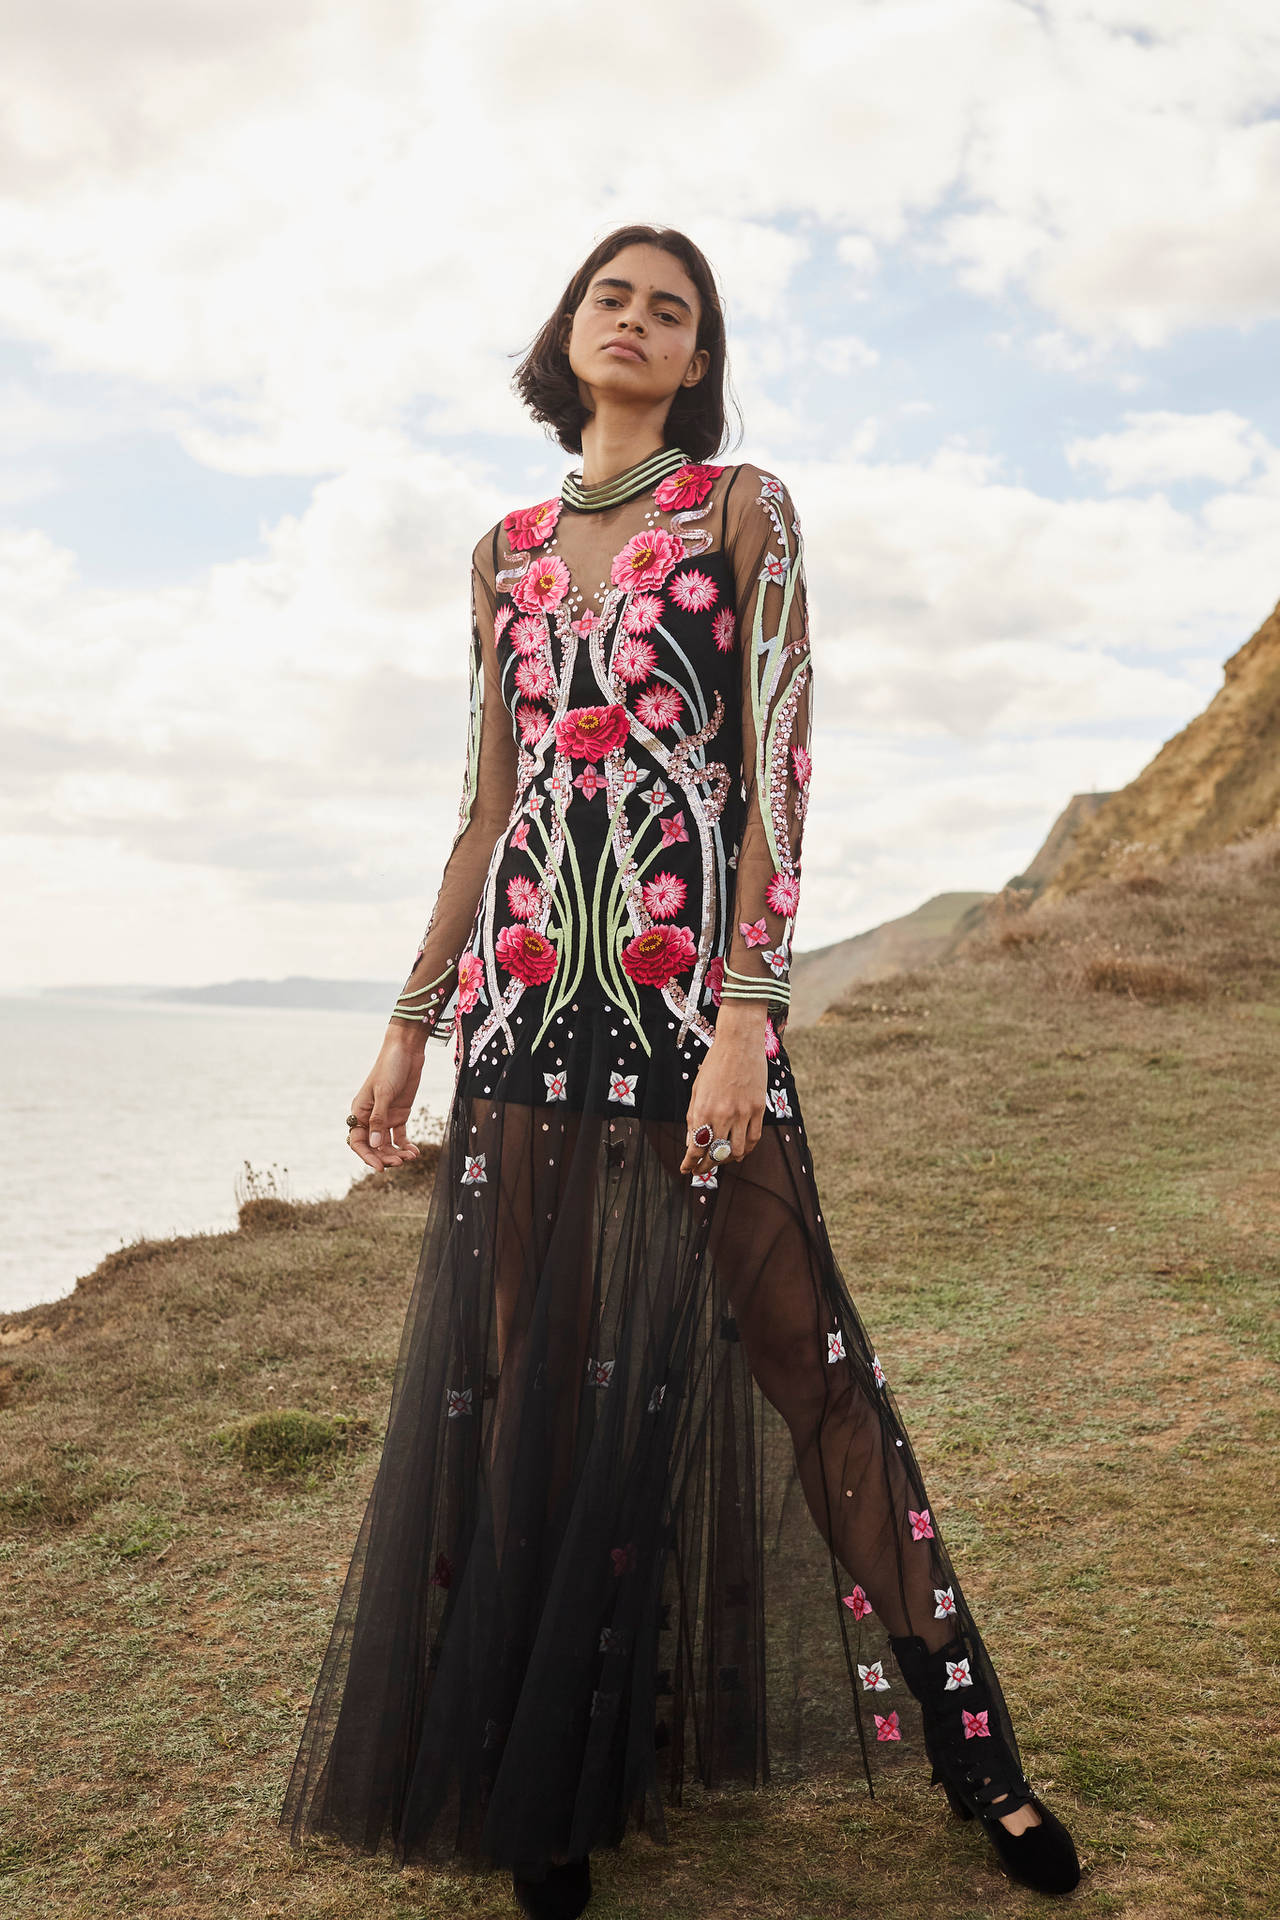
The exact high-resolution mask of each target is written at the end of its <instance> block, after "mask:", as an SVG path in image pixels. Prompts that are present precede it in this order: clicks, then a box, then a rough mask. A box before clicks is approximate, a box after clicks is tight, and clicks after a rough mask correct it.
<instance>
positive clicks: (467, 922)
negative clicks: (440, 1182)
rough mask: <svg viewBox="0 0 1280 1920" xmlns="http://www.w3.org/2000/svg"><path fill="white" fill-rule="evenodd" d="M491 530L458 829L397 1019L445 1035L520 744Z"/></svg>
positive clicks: (476, 574)
mask: <svg viewBox="0 0 1280 1920" xmlns="http://www.w3.org/2000/svg"><path fill="white" fill-rule="evenodd" d="M492 565H493V563H492V542H491V538H490V536H489V535H488V534H486V535H485V537H484V539H483V540H481V542H480V544H479V545H478V546H477V547H476V549H475V552H474V554H473V555H472V564H471V666H470V676H469V682H470V701H469V711H468V719H467V755H466V765H465V768H464V771H463V782H462V800H461V804H460V806H459V808H458V828H457V832H456V833H455V835H454V840H453V845H452V847H451V848H450V850H449V856H448V859H447V860H446V862H445V868H444V874H443V877H442V879H441V882H440V891H439V893H438V895H437V897H436V903H435V906H434V907H433V909H432V911H431V917H430V919H429V920H428V922H427V928H426V932H425V933H424V934H423V936H422V939H421V941H420V942H419V945H418V951H417V954H416V955H415V957H414V963H413V968H412V970H411V972H410V974H409V977H408V979H407V980H406V981H405V983H404V989H403V991H402V993H401V995H400V998H399V999H398V1000H397V1001H396V1004H395V1007H394V1009H393V1011H392V1015H391V1017H392V1019H394V1020H405V1021H410V1022H413V1023H415V1024H418V1025H421V1026H423V1027H425V1029H426V1033H427V1037H428V1038H431V1037H432V1036H434V1035H437V1034H441V1033H442V1032H443V1030H444V1029H445V1028H446V1026H447V1024H448V1023H447V1021H446V1018H445V1015H446V1012H447V1009H448V1006H449V1003H450V1001H451V998H452V995H453V992H454V989H455V987H456V986H457V984H458V962H459V960H460V959H461V957H462V952H463V946H464V943H465V941H466V938H467V934H468V933H469V932H470V929H471V924H472V921H473V920H474V918H475V912H476V907H477V906H478V904H479V901H480V895H481V892H482V891H483V888H484V883H485V878H486V876H487V874H488V871H489V862H490V860H491V858H492V856H493V849H494V846H495V844H496V843H497V840H498V836H499V835H500V834H501V832H502V830H503V828H504V827H505V826H506V825H507V824H508V822H509V820H510V818H511V808H512V804H513V801H514V799H515V791H516V768H517V762H518V757H519V749H518V746H517V743H516V737H515V728H514V725H513V723H512V718H511V714H510V712H509V711H508V709H507V707H506V705H505V703H504V702H503V699H502V688H501V683H500V680H499V672H498V655H497V647H496V644H495V641H494V616H495V613H496V611H497V591H496V588H495V585H494V580H493V573H492Z"/></svg>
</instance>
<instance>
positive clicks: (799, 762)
mask: <svg viewBox="0 0 1280 1920" xmlns="http://www.w3.org/2000/svg"><path fill="white" fill-rule="evenodd" d="M791 766H792V770H793V772H794V773H795V776H796V781H797V783H798V784H799V785H800V786H802V787H803V786H804V785H806V783H807V782H808V779H809V775H810V773H811V772H812V771H813V761H812V760H811V759H810V758H809V755H808V752H807V751H806V749H805V748H804V747H792V749H791Z"/></svg>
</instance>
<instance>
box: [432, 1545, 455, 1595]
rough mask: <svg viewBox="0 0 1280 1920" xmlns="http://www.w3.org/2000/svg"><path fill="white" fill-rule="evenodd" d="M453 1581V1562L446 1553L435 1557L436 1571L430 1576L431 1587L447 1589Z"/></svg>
mask: <svg viewBox="0 0 1280 1920" xmlns="http://www.w3.org/2000/svg"><path fill="white" fill-rule="evenodd" d="M452 1579H453V1562H452V1560H450V1558H449V1556H448V1554H447V1553H438V1554H437V1555H436V1570H435V1572H434V1573H433V1574H432V1576H431V1584H432V1586H433V1587H447V1586H448V1585H449V1584H450V1582H451V1581H452Z"/></svg>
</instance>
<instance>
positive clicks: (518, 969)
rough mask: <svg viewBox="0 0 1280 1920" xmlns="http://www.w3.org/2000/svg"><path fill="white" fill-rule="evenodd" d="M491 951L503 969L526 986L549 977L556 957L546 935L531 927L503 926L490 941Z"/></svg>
mask: <svg viewBox="0 0 1280 1920" xmlns="http://www.w3.org/2000/svg"><path fill="white" fill-rule="evenodd" d="M493 951H494V953H495V954H496V955H497V957H498V960H499V961H500V962H501V964H502V965H503V966H504V967H505V968H506V969H507V972H508V973H513V974H514V975H515V977H516V979H517V980H523V982H524V984H525V986H526V987H535V986H539V985H541V983H542V982H543V981H544V980H549V979H550V978H551V976H552V974H553V973H554V972H555V970H556V961H557V959H558V958H559V955H558V953H557V951H556V949H555V947H554V946H552V944H551V942H550V940H548V939H547V937H546V935H545V934H544V933H538V932H537V931H536V930H535V929H534V928H533V927H504V928H503V929H502V932H501V933H500V934H499V935H498V937H497V939H496V940H495V941H494V943H493Z"/></svg>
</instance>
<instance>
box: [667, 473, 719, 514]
mask: <svg viewBox="0 0 1280 1920" xmlns="http://www.w3.org/2000/svg"><path fill="white" fill-rule="evenodd" d="M723 472H724V468H723V467H708V466H704V465H700V464H699V463H697V462H696V461H690V462H689V464H688V466H685V467H677V468H676V470H675V472H674V473H669V474H668V475H667V477H666V479H665V480H659V482H658V484H657V486H656V487H655V488H654V490H653V504H654V506H655V507H658V508H659V509H660V510H661V511H662V512H663V513H675V512H679V511H682V510H683V509H684V508H685V507H700V506H701V505H702V503H703V501H704V500H705V499H706V497H707V495H708V494H709V493H710V491H711V483H712V481H713V480H717V479H719V477H720V475H721V474H722V473H723Z"/></svg>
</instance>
